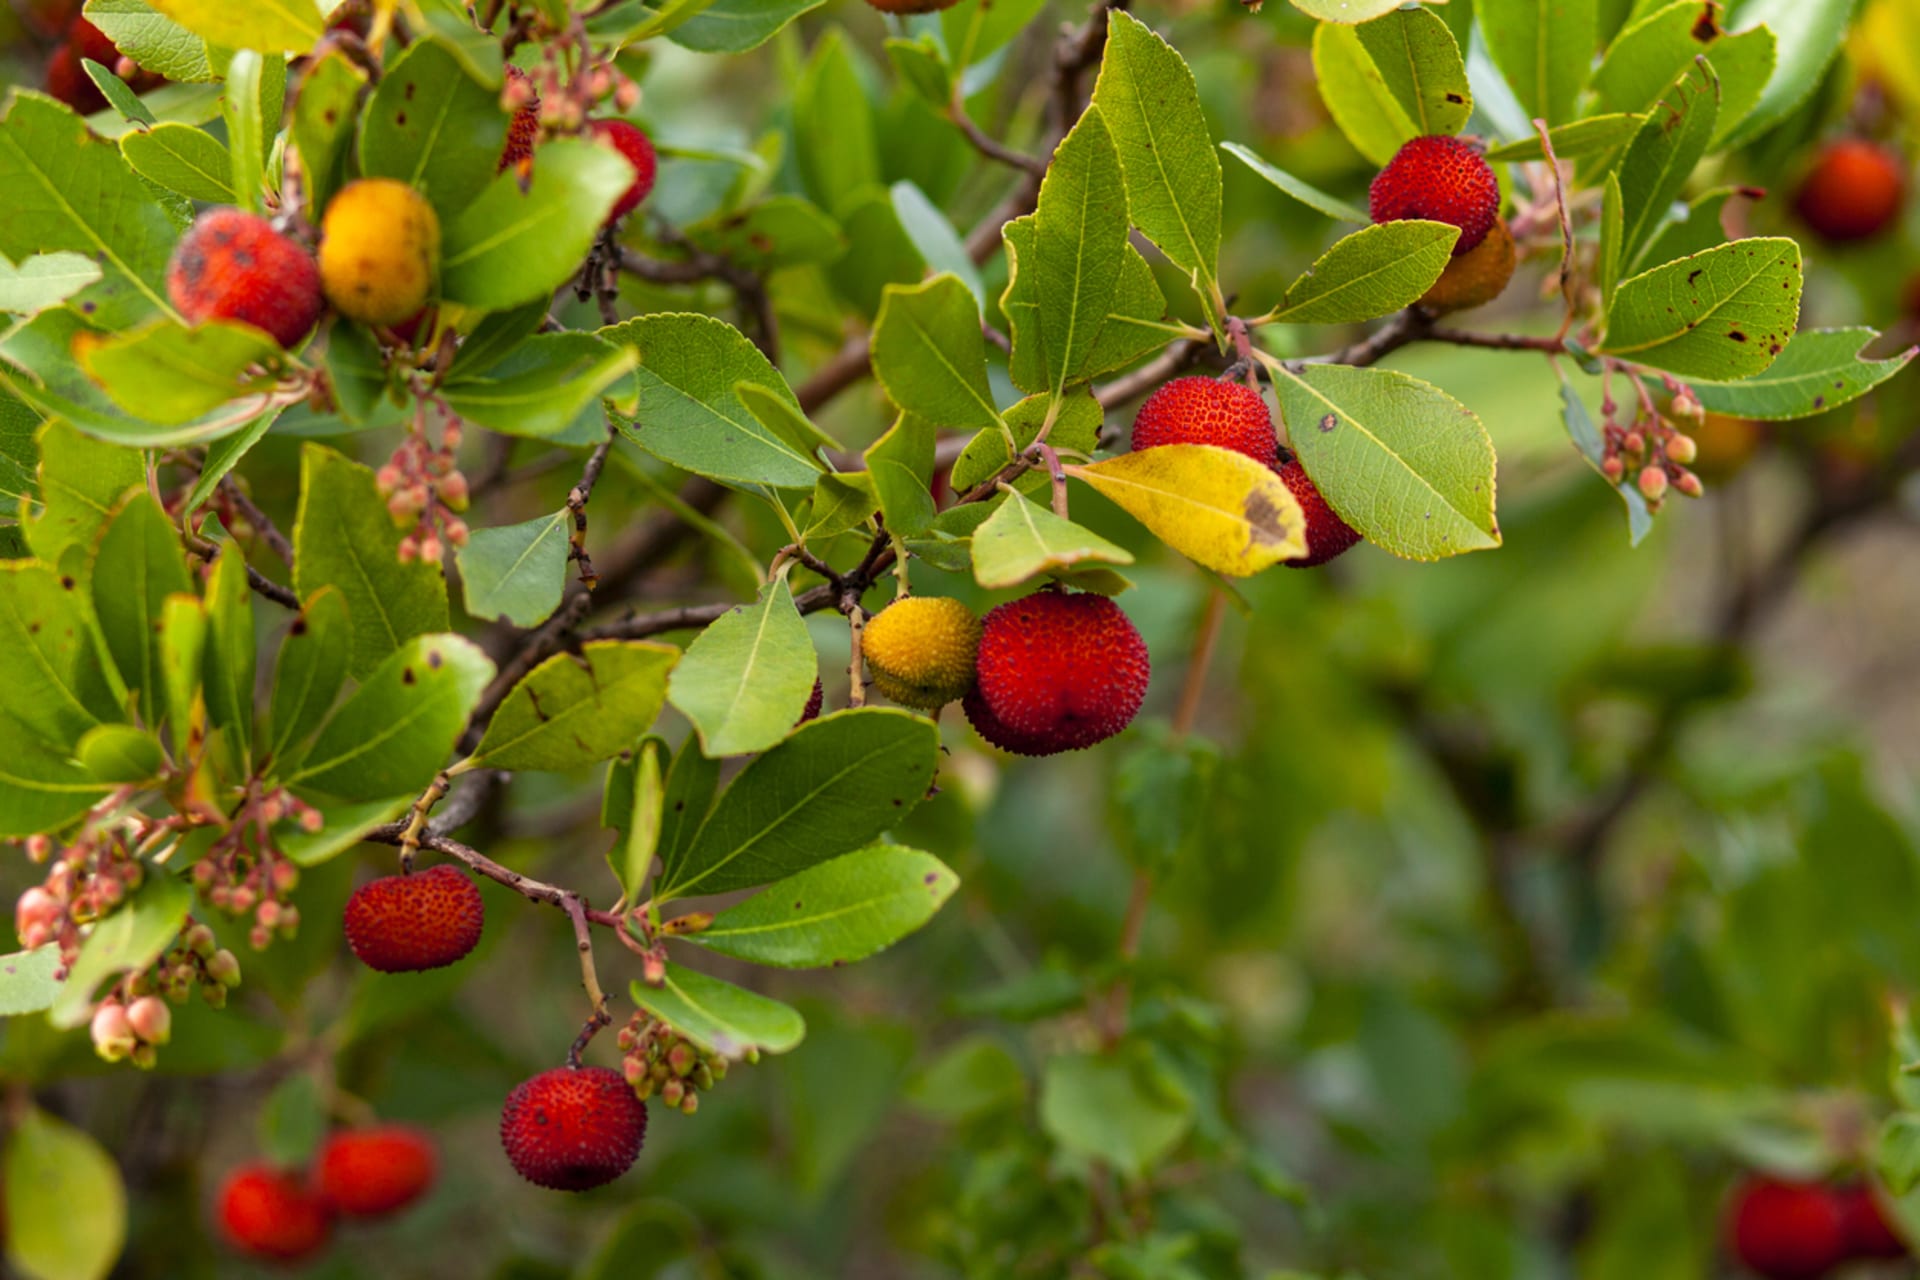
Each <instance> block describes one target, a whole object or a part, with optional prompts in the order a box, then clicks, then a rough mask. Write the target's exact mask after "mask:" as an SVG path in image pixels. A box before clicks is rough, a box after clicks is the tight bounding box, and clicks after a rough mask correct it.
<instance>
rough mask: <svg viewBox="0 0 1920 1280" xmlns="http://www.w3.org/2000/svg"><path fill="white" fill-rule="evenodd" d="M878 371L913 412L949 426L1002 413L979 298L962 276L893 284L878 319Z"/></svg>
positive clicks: (987, 421)
mask: <svg viewBox="0 0 1920 1280" xmlns="http://www.w3.org/2000/svg"><path fill="white" fill-rule="evenodd" d="M873 376H874V377H875V378H876V379H878V380H879V382H880V385H881V386H882V387H884V388H885V389H886V392H887V398H888V399H890V400H892V401H893V403H894V404H896V405H898V406H899V407H900V408H901V409H903V410H905V411H906V412H908V413H912V414H917V415H919V416H921V417H925V418H928V419H931V420H932V421H934V422H938V423H941V424H943V425H945V426H950V427H982V426H991V425H992V424H994V423H997V422H999V421H1000V411H999V410H998V409H997V408H995V407H994V403H993V392H992V390H991V389H990V388H989V387H988V386H987V345H986V339H985V338H984V337H982V336H981V332H980V308H979V304H978V303H976V302H975V301H974V298H973V294H971V293H970V292H968V290H967V286H966V285H965V284H963V283H961V281H960V279H959V278H958V277H957V276H951V275H941V276H935V277H934V278H933V279H931V280H929V281H927V282H926V283H925V284H920V285H914V286H912V287H908V286H905V285H898V284H890V285H888V286H887V288H886V291H885V293H884V294H883V296H882V298H881V302H880V316H879V319H877V320H876V321H875V322H874V326H873Z"/></svg>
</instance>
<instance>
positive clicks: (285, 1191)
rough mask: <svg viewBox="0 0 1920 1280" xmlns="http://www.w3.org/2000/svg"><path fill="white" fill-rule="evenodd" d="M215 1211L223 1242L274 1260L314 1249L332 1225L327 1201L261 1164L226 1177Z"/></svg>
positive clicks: (285, 1259) (304, 1254)
mask: <svg viewBox="0 0 1920 1280" xmlns="http://www.w3.org/2000/svg"><path fill="white" fill-rule="evenodd" d="M214 1212H215V1215H216V1217H217V1219H218V1222H219V1226H220V1234H221V1235H222V1236H224V1237H225V1238H226V1241H227V1243H228V1244H230V1245H232V1246H233V1247H234V1248H235V1249H238V1250H239V1251H240V1252H242V1253H247V1254H252V1255H253V1256H254V1257H256V1258H271V1259H273V1260H274V1261H276V1262H295V1261H298V1260H299V1259H301V1258H307V1257H311V1256H312V1255H313V1254H316V1253H318V1252H319V1251H320V1250H321V1249H322V1248H323V1247H325V1245H326V1243H327V1234H328V1231H329V1229H330V1227H331V1223H330V1222H329V1220H328V1218H327V1210H326V1206H325V1205H323V1204H321V1202H320V1198H319V1197H318V1196H316V1195H314V1194H313V1193H312V1192H311V1191H309V1190H307V1188H306V1186H305V1185H304V1184H303V1183H302V1182H301V1181H300V1180H299V1179H298V1178H296V1177H294V1176H293V1175H292V1174H288V1173H283V1172H281V1171H280V1170H278V1169H272V1168H269V1167H267V1166H266V1165H260V1164H250V1165H242V1166H241V1167H240V1168H238V1169H235V1170H234V1171H233V1172H232V1173H231V1174H229V1175H228V1176H227V1180H226V1181H225V1182H224V1183H222V1184H221V1186H220V1192H219V1195H218V1197H217V1199H216V1201H215V1204H214Z"/></svg>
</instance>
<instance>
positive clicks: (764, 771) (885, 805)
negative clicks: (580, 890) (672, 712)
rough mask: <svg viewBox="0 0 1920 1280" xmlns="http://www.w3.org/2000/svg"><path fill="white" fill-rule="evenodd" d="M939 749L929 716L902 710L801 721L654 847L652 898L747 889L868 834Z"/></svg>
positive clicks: (920, 788)
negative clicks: (690, 829)
mask: <svg viewBox="0 0 1920 1280" xmlns="http://www.w3.org/2000/svg"><path fill="white" fill-rule="evenodd" d="M938 752H939V734H938V732H937V731H936V730H935V728H934V726H933V723H932V721H930V720H926V719H923V718H922V717H919V716H915V715H910V714H908V713H906V712H904V711H893V710H889V709H886V708H876V707H867V708H862V709H860V710H854V711H840V712H835V713H834V714H832V715H827V716H822V717H821V718H819V719H818V720H812V721H809V722H808V723H806V724H803V725H801V726H800V727H799V728H798V729H795V730H794V731H793V732H792V733H791V734H789V735H788V736H787V738H786V740H785V741H784V742H782V743H780V745H778V746H776V747H774V748H773V749H772V750H770V751H768V752H767V753H766V754H764V755H761V756H758V757H756V758H755V759H754V760H753V761H752V762H751V763H749V764H748V765H747V767H746V768H745V769H743V770H741V772H740V775H739V776H738V777H736V778H735V779H734V780H733V785H732V786H730V787H728V788H727V791H726V794H725V795H724V796H722V797H721V799H720V802H719V804H718V805H717V806H716V807H715V808H714V810H713V812H712V813H711V814H709V815H708V817H707V820H706V821H705V822H704V823H703V824H702V825H701V827H700V830H699V832H698V833H697V834H696V835H695V836H694V838H693V840H692V842H691V843H690V844H689V845H688V847H687V848H686V849H685V851H684V852H679V851H673V850H669V851H668V852H667V853H666V854H664V855H663V865H662V868H661V872H660V879H659V882H658V883H657V884H656V885H655V886H654V899H655V900H656V901H659V902H665V901H666V900H668V899H669V898H676V897H686V896H688V895H690V894H694V893H701V894H710V893H724V892H727V891H728V890H732V889H750V888H752V887H754V886H755V885H761V884H767V883H769V882H771V881H774V880H778V879H780V878H782V877H784V876H789V875H792V874H794V873H795V872H798V871H803V870H805V869H806V868H808V867H811V866H815V865H817V864H819V863H821V862H825V861H826V860H827V859H828V858H831V857H834V856H835V855H837V854H841V853H846V852H848V851H849V850H852V849H858V848H860V847H861V846H863V845H865V844H868V843H870V842H871V841H872V840H873V839H874V837H876V836H878V835H879V834H880V833H881V832H882V831H885V830H887V829H888V828H889V827H891V826H893V825H895V824H896V823H899V822H901V821H903V820H904V819H905V818H906V816H907V814H908V813H909V812H910V811H911V810H912V809H913V807H914V806H915V805H917V804H919V803H920V801H921V800H922V799H923V798H924V797H925V796H926V793H927V787H928V785H929V784H931V783H932V781H933V771H934V766H935V764H936V762H937V758H938ZM677 771H678V766H677V765H676V772H677Z"/></svg>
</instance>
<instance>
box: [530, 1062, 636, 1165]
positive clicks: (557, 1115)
mask: <svg viewBox="0 0 1920 1280" xmlns="http://www.w3.org/2000/svg"><path fill="white" fill-rule="evenodd" d="M646 1136H647V1104H646V1103H644V1102H642V1101H640V1099H639V1098H637V1097H635V1096H634V1092H633V1086H632V1085H629V1084H628V1083H627V1081H626V1077H625V1076H622V1075H621V1074H620V1073H619V1072H618V1071H609V1070H607V1069H606V1068H605V1067H555V1068H554V1069H553V1070H552V1071H543V1072H541V1073H540V1074H539V1075H537V1076H535V1077H533V1079H531V1080H524V1081H522V1082H521V1083H519V1084H518V1085H515V1086H514V1089H513V1092H512V1093H509V1094H508V1095H507V1104H506V1106H505V1107H504V1108H502V1109H501V1112H500V1145H502V1146H503V1147H505V1148H506V1149H507V1159H508V1160H510V1161H512V1162H513V1167H514V1169H515V1171H517V1172H518V1173H519V1174H520V1176H521V1177H523V1178H525V1179H526V1180H527V1181H528V1182H531V1183H533V1185H535V1186H536V1187H547V1188H549V1189H551V1190H554V1191H587V1190H590V1189H591V1188H594V1187H598V1186H603V1185H605V1184H606V1183H609V1182H612V1181H613V1180H614V1179H615V1178H617V1177H619V1176H620V1175H621V1174H623V1173H625V1172H626V1171H627V1170H628V1169H629V1168H630V1167H632V1165H633V1162H634V1160H635V1158H636V1157H638V1156H639V1154H640V1144H641V1143H642V1142H643V1141H645V1140H646Z"/></svg>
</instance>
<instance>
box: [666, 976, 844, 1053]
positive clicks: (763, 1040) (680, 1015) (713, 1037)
mask: <svg viewBox="0 0 1920 1280" xmlns="http://www.w3.org/2000/svg"><path fill="white" fill-rule="evenodd" d="M630 994H631V995H632V996H633V1002H634V1003H635V1004H637V1005H639V1006H640V1007H641V1008H642V1009H645V1010H646V1011H647V1012H648V1013H650V1014H652V1015H653V1016H654V1017H656V1018H658V1019H660V1020H661V1021H662V1022H664V1023H666V1024H667V1025H668V1026H670V1027H672V1028H673V1029H674V1030H675V1031H678V1032H679V1033H680V1034H681V1035H683V1036H685V1037H686V1038H687V1039H689V1040H691V1041H693V1042H694V1043H695V1044H697V1045H699V1046H700V1047H701V1048H703V1049H705V1050H707V1051H708V1052H709V1053H718V1054H722V1055H724V1056H725V1057H729V1058H740V1057H744V1056H745V1055H746V1054H747V1053H749V1052H751V1051H759V1052H762V1053H785V1052H787V1050H789V1049H792V1048H794V1047H795V1046H796V1045H798V1044H799V1043H800V1041H801V1039H802V1038H803V1037H804V1036H805V1035H806V1034H807V1024H806V1023H805V1022H803V1021H802V1020H801V1018H800V1015H799V1013H798V1012H796V1011H795V1010H794V1009H792V1008H791V1007H789V1006H787V1005H784V1004H781V1003H780V1002H779V1001H778V1000H769V999H767V997H765V996H759V995H755V994H754V993H753V992H751V991H743V990H741V989H740V988H739V987H736V986H734V985H733V984H732V983H730V982H722V981H721V980H720V979H718V978H710V977H708V976H707V975H706V974H704V973H701V972H699V971H698V970H696V969H685V968H682V967H681V966H679V965H676V964H670V965H668V966H667V972H666V976H665V978H663V979H662V981H661V984H660V985H659V986H657V987H650V986H648V985H647V984H646V983H644V982H636V983H634V984H633V986H632V987H631V989H630Z"/></svg>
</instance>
